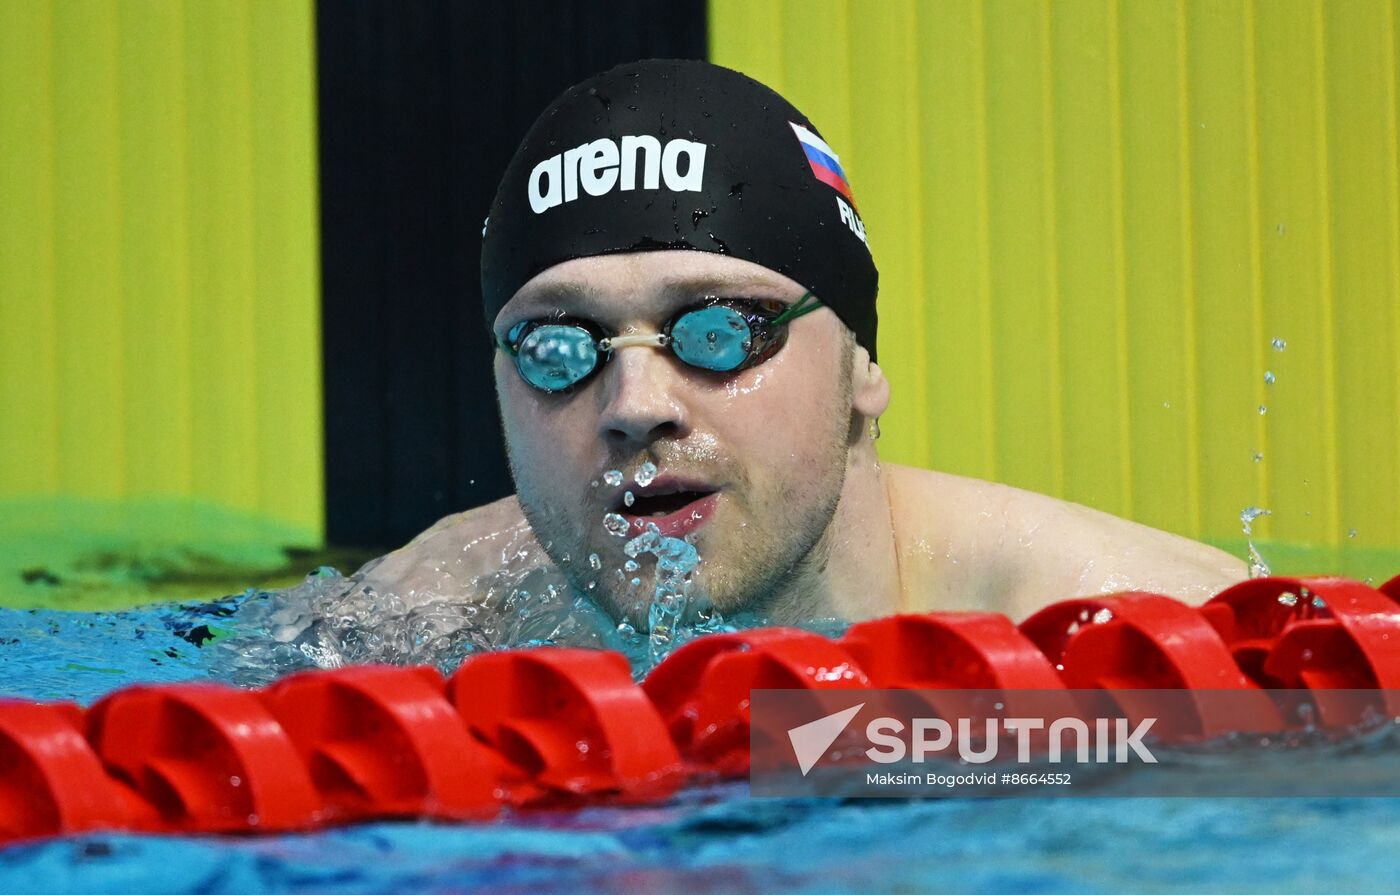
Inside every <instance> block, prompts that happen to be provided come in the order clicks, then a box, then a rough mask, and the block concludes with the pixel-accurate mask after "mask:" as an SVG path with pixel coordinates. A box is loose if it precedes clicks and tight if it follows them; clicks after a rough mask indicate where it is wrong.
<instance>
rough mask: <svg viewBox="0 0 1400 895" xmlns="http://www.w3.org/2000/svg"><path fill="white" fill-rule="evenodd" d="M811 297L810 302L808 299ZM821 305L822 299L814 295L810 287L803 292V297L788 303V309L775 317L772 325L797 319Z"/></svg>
mask: <svg viewBox="0 0 1400 895" xmlns="http://www.w3.org/2000/svg"><path fill="white" fill-rule="evenodd" d="M809 298H810V299H811V301H810V302H809V301H808V300H807V299H809ZM821 306H822V302H821V299H819V298H817V297H816V296H815V295H813V294H812V290H810V289H808V290H807V291H806V292H804V293H802V297H801V298H799V299H798V300H797V301H795V302H793V303H792V304H790V305H788V307H787V310H785V311H783V312H782V313H781V314H779V315H778V316H776V317H774V318H773V321H772V325H773V326H779V325H781V324H784V323H790V322H792V321H793V320H796V319H797V318H798V317H801V316H802V315H803V314H810V313H811V312H812V311H815V310H816V309H817V308H820V307H821Z"/></svg>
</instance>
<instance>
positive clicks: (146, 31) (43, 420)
mask: <svg viewBox="0 0 1400 895" xmlns="http://www.w3.org/2000/svg"><path fill="white" fill-rule="evenodd" d="M314 103H315V49H314V25H313V4H312V3H311V2H310V0H256V2H243V0H216V2H162V3H137V2H120V3H119V2H114V0H64V2H36V0H0V501H5V500H15V501H20V500H23V501H25V503H24V504H23V505H25V506H33V505H34V504H33V502H32V501H33V500H34V499H35V498H42V497H44V496H52V497H54V498H60V499H63V500H65V501H71V500H73V499H79V500H94V501H116V502H126V503H129V504H131V505H133V506H140V505H143V504H142V501H147V500H160V501H163V502H164V503H162V504H161V506H168V505H170V503H169V502H170V501H175V502H176V503H177V504H178V503H180V502H184V503H185V504H187V505H189V506H199V507H213V508H217V509H218V512H206V511H204V510H201V511H199V512H195V513H192V514H188V515H186V516H185V517H183V518H187V519H193V520H212V519H223V520H229V519H238V520H241V521H239V522H238V523H237V527H240V528H241V529H246V525H245V523H246V522H247V521H248V520H253V521H254V522H256V520H265V521H266V523H267V530H268V531H269V532H272V531H275V532H276V536H277V537H281V538H285V537H287V536H288V535H289V533H296V532H300V533H301V534H300V537H301V538H303V539H305V540H309V541H315V540H318V539H319V538H320V535H321V531H322V529H323V524H322V518H321V517H322V504H323V501H322V487H323V486H322V469H321V462H322V461H321V388H320V379H319V377H320V347H319V306H318V303H319V267H318V265H319V262H318V242H317V223H316V221H317V217H316V214H317V212H316V162H315V159H316V156H315V149H316V135H315V105H314ZM16 505H19V504H16ZM79 505H81V504H79ZM65 506H70V504H65ZM166 515H169V514H166ZM169 518H172V519H173V518H181V517H179V516H178V514H177V515H176V516H170V517H169ZM221 525H222V523H220V524H214V523H201V524H198V525H196V526H195V529H194V530H186V531H184V532H179V533H180V534H183V535H184V536H186V537H187V538H188V539H190V540H198V539H200V538H202V537H211V538H217V537H219V536H220V532H219V531H205V530H204V529H205V528H209V527H211V526H212V527H213V528H219V527H220V526H221Z"/></svg>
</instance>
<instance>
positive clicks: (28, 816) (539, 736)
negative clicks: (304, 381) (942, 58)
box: [0, 576, 1400, 843]
mask: <svg viewBox="0 0 1400 895" xmlns="http://www.w3.org/2000/svg"><path fill="white" fill-rule="evenodd" d="M832 688H896V689H921V690H929V691H939V690H958V689H963V690H971V689H978V690H989V689H990V690H1008V691H1014V690H1021V691H1027V690H1035V691H1041V692H1042V693H1043V694H1044V695H1045V697H1046V700H1048V702H1043V703H1042V702H1038V703H1037V704H1038V705H1040V706H1041V707H1042V708H1044V707H1045V706H1046V705H1052V704H1054V700H1057V699H1059V700H1065V701H1068V700H1069V694H1068V693H1063V691H1065V690H1066V689H1067V688H1068V689H1094V690H1103V691H1107V692H1108V693H1109V694H1114V693H1121V695H1120V696H1115V697H1114V698H1115V699H1117V700H1118V701H1119V704H1120V708H1121V709H1122V710H1123V711H1125V712H1127V713H1128V715H1129V716H1130V717H1131V716H1146V715H1149V714H1151V713H1152V711H1153V708H1154V706H1153V705H1152V704H1151V703H1150V700H1151V699H1152V697H1151V696H1150V695H1143V692H1142V691H1151V690H1156V691H1173V690H1174V691H1184V693H1186V694H1194V693H1196V692H1201V691H1205V690H1217V691H1218V690H1234V691H1239V693H1240V697H1241V699H1240V700H1231V701H1230V705H1231V710H1230V712H1229V714H1228V715H1225V714H1224V713H1223V712H1222V711H1221V709H1220V708H1219V707H1218V706H1219V705H1220V703H1215V702H1207V701H1203V700H1196V701H1195V703H1194V705H1195V708H1196V715H1195V717H1194V718H1190V719H1189V723H1188V725H1187V726H1188V729H1187V730H1186V731H1185V732H1186V733H1189V734H1191V735H1196V736H1216V735H1219V734H1223V733H1228V732H1231V731H1268V730H1279V729H1282V728H1283V727H1285V726H1286V725H1285V722H1284V721H1283V719H1281V718H1280V717H1279V716H1278V714H1277V711H1276V710H1275V708H1274V706H1273V704H1272V703H1270V702H1269V701H1268V700H1267V699H1266V698H1264V694H1262V693H1259V692H1258V691H1259V688H1270V689H1306V690H1310V691H1315V694H1314V695H1313V696H1312V697H1311V698H1312V699H1313V702H1314V703H1315V705H1316V706H1317V709H1318V712H1319V716H1320V718H1321V720H1322V722H1323V723H1324V724H1328V725H1334V724H1335V725H1345V724H1352V723H1355V722H1356V721H1358V720H1360V718H1361V715H1360V713H1361V712H1362V710H1363V709H1364V706H1358V705H1356V704H1355V703H1356V700H1355V699H1351V700H1348V699H1346V698H1344V694H1343V693H1341V692H1336V693H1333V694H1331V695H1329V691H1344V690H1358V689H1364V690H1376V689H1379V690H1382V691H1386V692H1385V697H1384V698H1385V703H1384V706H1385V709H1386V710H1387V712H1388V713H1389V714H1390V715H1391V716H1400V576H1397V577H1396V578H1393V579H1391V580H1390V581H1388V582H1386V583H1385V584H1384V585H1382V586H1381V587H1380V588H1379V589H1373V588H1370V587H1367V586H1366V585H1364V584H1360V583H1358V582H1355V581H1350V580H1347V579H1344V578H1261V579H1255V580H1252V581H1245V582H1242V583H1240V584H1238V585H1236V586H1234V587H1231V588H1229V589H1228V590H1225V591H1223V592H1221V593H1220V594H1219V595H1217V596H1216V597H1214V598H1213V599H1212V600H1211V601H1210V602H1208V603H1207V604H1205V605H1204V606H1201V607H1194V608H1193V607H1190V606H1187V605H1185V604H1183V603H1180V602H1178V601H1176V600H1173V599H1171V598H1168V597H1164V596H1160V595H1157V594H1146V593H1124V594H1115V595H1111V596H1104V597H1094V598H1083V599H1076V600H1067V601H1064V602H1061V603H1056V604H1053V605H1051V606H1048V607H1046V608H1045V609H1042V610H1041V611H1040V612H1037V613H1036V614H1035V615H1033V616H1031V617H1030V618H1028V619H1027V620H1026V621H1025V622H1023V623H1022V624H1021V625H1019V626H1017V625H1014V624H1012V623H1011V621H1010V620H1009V619H1007V618H1006V617H1005V616H1001V615H996V614H992V613H980V612H942V613H928V614H923V615H898V616H891V617H889V618H882V619H877V620H874V621H869V622H862V623H860V624H856V625H853V626H852V627H851V628H850V629H849V631H848V632H847V633H846V634H845V636H844V637H842V638H841V639H840V640H832V639H829V638H826V637H822V636H819V635H817V634H812V633H809V632H806V631H801V630H796V629H791V628H767V629H759V630H751V631H741V632H736V633H730V634H712V635H709V636H705V637H701V638H698V639H696V640H694V641H692V642H690V643H688V644H686V645H685V646H682V647H681V648H680V649H677V650H676V651H675V652H674V653H672V654H671V655H670V656H669V657H668V658H667V659H666V660H665V661H663V662H662V663H661V664H659V665H658V666H657V667H656V668H655V669H653V670H652V672H651V673H650V674H649V675H648V676H647V678H646V679H645V680H644V681H643V682H642V683H641V684H640V685H638V684H635V683H634V682H633V681H632V678H631V674H630V671H629V669H628V666H627V662H626V660H625V659H624V658H623V656H621V655H620V654H617V653H612V652H604V651H596V650H582V649H568V648H562V647H545V648H539V649H530V650H511V651H504V652H499V653H488V654H483V655H479V656H473V657H471V658H469V659H467V660H466V661H465V662H463V663H462V666H461V667H460V668H459V669H458V670H457V671H456V672H455V673H454V674H453V675H452V676H451V678H450V679H444V678H443V676H442V675H441V674H439V673H438V672H437V671H436V670H434V669H431V668H427V667H413V668H392V667H382V666H365V667H356V668H343V669H336V670H333V671H311V672H302V673H298V674H295V675H291V676H289V677H287V678H284V679H282V680H280V681H278V682H277V683H275V684H273V685H271V686H269V687H267V688H265V689H263V690H258V691H248V690H238V689H234V688H231V687H225V686H218V685H212V684H179V685H171V686H136V687H128V688H124V689H121V690H117V691H115V692H113V693H111V694H109V695H107V696H106V697H104V698H103V699H101V700H99V701H98V702H97V703H96V704H95V705H93V706H92V707H91V708H90V709H88V710H87V711H86V712H84V711H82V710H81V709H80V708H78V707H77V706H75V705H72V704H69V703H48V704H44V703H33V702H25V701H19V700H0V843H3V842H8V841H14V840H17V839H26V838H33V837H42V836H54V835H63V834H69V833H78V832H82V831H86V830H99V829H104V830H139V831H165V832H174V831H182V832H248V831H259V830H267V831H274V830H275V831H281V830H292V829H308V828H312V827H316V826H319V825H323V824H328V823H344V822H349V821H355V820H361V819H365V818H375V817H431V818H440V819H449V820H463V819H473V818H483V817H490V816H492V815H494V814H495V813H496V812H497V811H498V810H500V808H501V807H502V806H506V805H514V806H522V805H551V806H577V805H582V804H586V803H589V802H596V801H599V800H607V801H614V802H645V801H649V800H656V799H662V798H665V797H666V796H668V795H670V794H671V793H672V792H674V791H675V790H676V789H677V788H678V787H680V786H682V785H684V784H685V783H686V782H687V781H690V780H694V779H697V778H705V777H714V776H726V775H737V774H743V773H745V772H746V771H747V770H748V764H749V692H750V690H753V689H806V690H822V689H832ZM1129 691H1131V692H1129ZM1061 694H1062V695H1061ZM1256 696H1257V697H1258V698H1257V700H1256V699H1255V697H1256ZM935 701H936V700H935ZM1158 708H1160V706H1158ZM1188 714H1189V713H1188Z"/></svg>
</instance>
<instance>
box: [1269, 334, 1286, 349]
mask: <svg viewBox="0 0 1400 895" xmlns="http://www.w3.org/2000/svg"><path fill="white" fill-rule="evenodd" d="M1269 344H1270V345H1272V346H1274V350H1275V351H1282V350H1283V349H1285V348H1287V347H1288V343H1287V342H1285V341H1284V340H1283V339H1280V338H1277V337H1275V338H1274V340H1273V341H1272V342H1270V343H1269Z"/></svg>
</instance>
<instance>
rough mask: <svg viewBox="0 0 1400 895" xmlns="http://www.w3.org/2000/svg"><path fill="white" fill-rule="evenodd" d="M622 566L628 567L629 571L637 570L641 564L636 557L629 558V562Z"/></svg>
mask: <svg viewBox="0 0 1400 895" xmlns="http://www.w3.org/2000/svg"><path fill="white" fill-rule="evenodd" d="M622 568H624V569H626V570H627V571H629V572H635V571H637V570H638V569H640V568H641V565H639V564H638V563H637V561H636V560H635V559H629V560H627V562H625V563H623V564H622Z"/></svg>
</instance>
